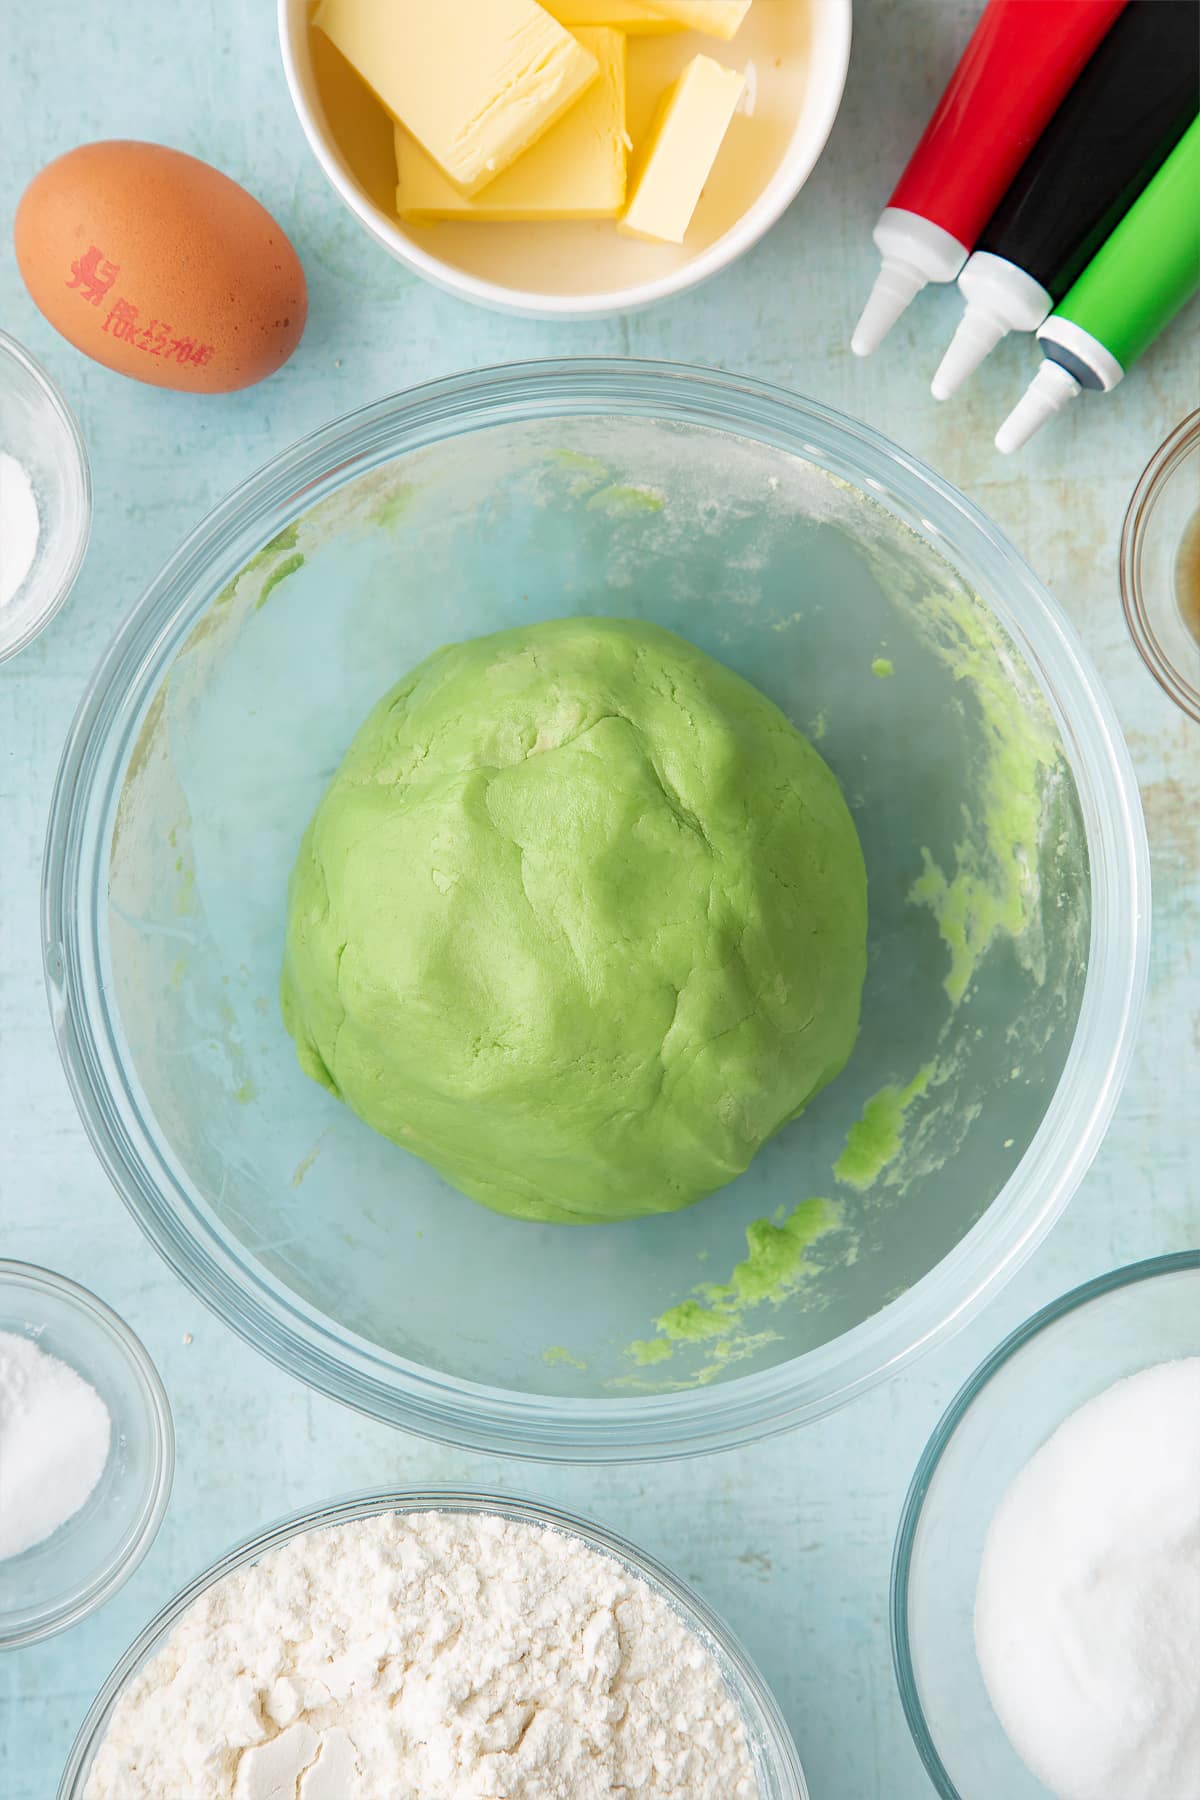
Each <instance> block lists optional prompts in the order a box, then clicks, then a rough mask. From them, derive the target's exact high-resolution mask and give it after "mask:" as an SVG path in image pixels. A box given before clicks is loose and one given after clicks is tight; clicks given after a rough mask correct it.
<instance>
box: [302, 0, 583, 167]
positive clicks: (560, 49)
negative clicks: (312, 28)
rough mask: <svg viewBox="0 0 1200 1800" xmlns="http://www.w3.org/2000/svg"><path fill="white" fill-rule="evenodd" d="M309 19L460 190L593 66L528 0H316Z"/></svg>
mask: <svg viewBox="0 0 1200 1800" xmlns="http://www.w3.org/2000/svg"><path fill="white" fill-rule="evenodd" d="M313 24H314V25H316V26H318V27H319V28H320V29H321V30H322V31H323V32H325V34H326V35H327V36H328V37H329V38H331V39H332V40H333V42H334V43H335V44H336V45H337V47H338V49H339V50H340V51H341V53H342V55H343V56H344V57H345V58H346V60H347V62H349V63H352V64H353V66H354V67H355V68H356V69H357V70H358V73H359V74H360V75H361V76H362V78H363V80H364V81H365V82H366V83H367V84H368V86H369V87H372V88H373V89H374V90H375V92H376V93H377V94H378V96H379V98H380V99H381V100H382V101H383V104H384V105H385V106H386V107H387V109H388V111H389V112H390V113H391V114H392V117H393V118H395V119H398V120H399V121H400V123H401V124H402V125H405V126H407V128H408V130H409V131H411V133H412V135H413V136H414V137H415V138H416V139H417V140H418V141H419V142H420V143H421V144H423V145H424V147H425V149H426V150H427V151H428V152H429V154H430V156H432V157H433V159H434V161H435V162H437V163H440V165H441V167H442V168H443V169H444V170H445V171H446V174H447V175H448V176H449V177H450V179H451V181H453V182H455V183H456V184H457V185H458V187H460V188H461V189H462V190H463V192H464V193H467V194H473V193H476V192H477V191H478V190H479V189H480V188H481V187H484V186H485V185H486V183H487V182H489V181H491V180H492V179H493V178H494V177H495V176H496V175H498V174H499V173H500V172H501V170H503V169H506V168H507V167H508V165H509V163H511V162H515V160H516V158H517V157H518V156H520V154H521V152H522V151H523V150H527V149H528V148H529V146H530V144H532V143H534V142H535V141H536V140H537V139H538V138H539V137H540V136H541V135H542V133H543V132H544V131H547V130H549V128H550V126H551V125H553V124H554V122H555V120H556V119H559V118H561V116H562V114H563V113H564V112H566V110H567V108H568V107H569V106H571V105H572V104H573V103H574V102H575V101H576V100H577V99H578V98H579V96H580V95H581V94H582V93H583V91H584V89H585V88H586V87H587V86H588V84H589V83H590V82H592V81H594V80H595V79H596V76H597V74H598V72H599V71H598V68H597V64H596V59H595V57H594V56H592V55H590V54H589V52H588V51H587V50H585V49H584V48H583V45H582V44H580V43H578V42H577V41H576V40H575V38H573V37H572V36H571V33H570V32H569V31H565V30H564V29H563V27H562V26H561V25H560V24H559V23H558V21H557V19H552V18H551V17H550V14H549V13H548V12H546V11H545V10H544V8H543V7H540V6H538V5H536V4H535V0H428V3H427V0H413V3H411V4H410V3H409V0H404V3H403V4H397V0H320V5H319V6H318V8H317V11H316V14H315V17H314V19H313Z"/></svg>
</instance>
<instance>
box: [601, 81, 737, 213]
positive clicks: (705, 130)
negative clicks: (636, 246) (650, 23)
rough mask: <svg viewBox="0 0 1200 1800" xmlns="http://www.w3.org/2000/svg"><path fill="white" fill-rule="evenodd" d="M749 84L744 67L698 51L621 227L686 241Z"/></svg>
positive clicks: (661, 120)
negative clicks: (728, 65)
mask: <svg viewBox="0 0 1200 1800" xmlns="http://www.w3.org/2000/svg"><path fill="white" fill-rule="evenodd" d="M745 85H746V77H745V76H744V75H743V74H742V73H741V71H740V70H739V69H726V68H724V67H723V66H722V64H720V63H719V62H714V61H713V59H712V57H711V56H693V58H692V60H691V62H690V63H688V65H687V67H686V68H685V69H684V71H683V73H682V74H681V75H680V77H679V79H678V81H677V82H676V83H675V85H674V87H673V88H671V89H670V91H669V92H668V94H667V96H666V99H665V100H664V102H663V105H662V107H661V109H660V111H659V115H658V118H657V120H656V121H655V125H654V129H653V131H652V132H651V134H650V138H649V141H648V143H647V144H646V145H645V147H644V148H643V150H642V151H641V153H640V158H639V166H638V168H637V170H636V172H635V174H634V179H633V193H632V195H631V196H630V200H629V205H628V206H627V207H626V209H625V216H624V218H623V219H621V221H620V222H619V224H618V226H617V230H618V231H623V232H626V233H627V234H628V235H629V236H630V237H644V238H659V239H661V240H663V241H665V242H666V243H668V244H682V242H683V239H684V234H685V232H686V231H687V228H688V226H689V225H690V224H691V220H692V214H693V213H694V212H695V210H696V203H697V201H698V200H699V198H700V194H701V191H702V190H703V187H704V184H705V182H706V181H707V180H708V177H709V173H710V171H711V169H712V166H713V163H714V162H715V161H716V158H717V151H718V150H719V149H720V148H721V143H722V140H723V139H724V136H725V133H726V132H727V131H728V129H729V122H730V120H731V119H732V118H733V115H734V112H735V110H736V108H737V103H738V101H739V100H740V99H741V97H742V90H743V89H744V87H745Z"/></svg>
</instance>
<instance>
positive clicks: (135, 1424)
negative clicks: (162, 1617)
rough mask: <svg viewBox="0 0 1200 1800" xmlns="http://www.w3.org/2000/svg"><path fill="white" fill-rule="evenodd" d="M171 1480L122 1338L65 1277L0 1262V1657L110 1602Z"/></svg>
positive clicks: (165, 1424)
mask: <svg viewBox="0 0 1200 1800" xmlns="http://www.w3.org/2000/svg"><path fill="white" fill-rule="evenodd" d="M174 1469H175V1434H174V1429H173V1427H172V1424H171V1409H170V1407H169V1405H168V1403H167V1396H166V1393H165V1392H164V1389H163V1385H162V1382H161V1381H160V1380H159V1377H158V1373H157V1371H156V1370H155V1368H154V1365H153V1363H152V1362H151V1361H150V1358H149V1357H148V1356H147V1354H146V1352H145V1350H144V1349H143V1347H142V1345H141V1343H139V1341H138V1339H137V1338H136V1337H135V1336H134V1335H133V1333H132V1332H131V1331H130V1329H129V1327H128V1326H127V1325H125V1324H124V1323H123V1322H122V1321H121V1320H120V1319H119V1318H118V1317H117V1316H116V1314H115V1313H114V1312H112V1311H110V1309H109V1308H108V1307H107V1306H105V1305H104V1303H103V1301H101V1300H97V1298H96V1297H95V1295H94V1294H89V1293H88V1292H87V1290H86V1289H85V1288H81V1287H77V1286H76V1284H75V1283H74V1282H73V1281H68V1280H67V1279H66V1278H65V1276H62V1275H56V1274H53V1273H51V1271H50V1270H48V1269H39V1268H35V1267H34V1266H33V1265H32V1264H30V1263H19V1262H9V1261H5V1260H4V1259H0V1649H14V1648H16V1647H17V1646H18V1645H21V1644H31V1643H34V1642H35V1641H36V1640H37V1639H39V1638H44V1637H49V1636H50V1635H51V1634H52V1633H53V1632H56V1631H63V1630H65V1629H66V1628H67V1626H69V1625H75V1624H77V1623H78V1622H79V1620H80V1619H82V1618H84V1617H85V1616H86V1615H87V1614H88V1613H90V1612H94V1611H95V1609H96V1608H97V1607H98V1606H101V1605H103V1603H104V1602H105V1601H106V1600H107V1599H108V1598H109V1597H110V1595H112V1594H113V1593H115V1592H116V1590H117V1588H119V1587H120V1586H121V1584H122V1583H123V1582H124V1581H125V1580H127V1579H128V1577H129V1576H130V1575H131V1574H132V1573H133V1571H134V1569H136V1568H137V1566H138V1564H139V1563H140V1562H141V1560H142V1558H143V1557H144V1556H145V1554H146V1552H147V1550H148V1549H149V1548H150V1545H151V1544H152V1543H153V1541H154V1538H155V1535H156V1533H157V1531H158V1528H159V1526H160V1525H161V1523H162V1520H163V1515H164V1513H165V1512H166V1510H167V1501H168V1499H169V1497H170V1492H171V1479H172V1476H173V1474H174Z"/></svg>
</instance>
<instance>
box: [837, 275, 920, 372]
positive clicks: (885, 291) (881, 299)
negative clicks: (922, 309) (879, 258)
mask: <svg viewBox="0 0 1200 1800" xmlns="http://www.w3.org/2000/svg"><path fill="white" fill-rule="evenodd" d="M927 280H928V277H927V276H925V275H923V274H922V273H921V271H920V269H914V268H913V266H912V264H911V263H904V262H900V261H899V259H898V258H896V257H891V256H888V257H885V258H884V262H883V267H882V268H881V269H880V271H879V273H878V275H877V276H876V277H875V286H874V287H873V288H872V289H871V295H870V298H869V299H868V301H867V304H866V305H865V306H864V307H863V310H862V317H861V319H860V320H859V321H858V324H857V325H856V326H855V327H854V336H853V337H852V338H851V339H850V348H851V350H853V352H854V354H855V356H870V354H871V352H872V350H878V348H879V346H880V344H882V342H883V340H884V338H885V337H886V336H887V334H888V332H889V331H890V330H891V329H892V326H893V325H894V324H895V323H896V320H897V319H898V318H899V317H900V314H901V313H902V312H903V311H904V310H905V308H906V307H907V306H908V305H910V303H911V302H912V301H913V300H915V299H916V297H917V295H918V294H919V293H920V291H921V289H922V288H923V287H924V286H925V285H926V282H927Z"/></svg>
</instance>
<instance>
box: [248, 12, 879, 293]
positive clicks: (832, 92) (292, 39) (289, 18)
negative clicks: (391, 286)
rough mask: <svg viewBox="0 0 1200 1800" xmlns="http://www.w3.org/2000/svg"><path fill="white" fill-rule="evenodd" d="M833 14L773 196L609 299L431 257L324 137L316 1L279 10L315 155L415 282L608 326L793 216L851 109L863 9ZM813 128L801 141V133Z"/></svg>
mask: <svg viewBox="0 0 1200 1800" xmlns="http://www.w3.org/2000/svg"><path fill="white" fill-rule="evenodd" d="M812 3H813V4H816V5H820V6H821V7H822V9H823V10H824V11H825V12H826V13H827V14H828V17H829V21H830V23H829V25H828V30H829V32H830V44H831V49H830V55H829V67H828V69H827V70H826V71H825V73H826V74H827V76H828V77H829V82H828V87H827V88H826V89H825V90H823V92H822V93H821V95H820V96H819V98H818V97H814V99H813V101H812V103H811V105H810V103H809V100H808V98H807V97H806V99H805V101H804V103H803V104H802V106H801V109H800V112H799V113H798V114H797V118H796V125H795V129H794V130H793V133H792V136H791V138H790V139H789V141H788V146H787V149H786V150H785V151H784V153H783V156H782V158H781V159H780V162H779V164H778V166H777V168H776V169H775V172H774V173H773V174H772V176H771V177H770V179H769V180H768V182H767V184H766V186H765V187H764V188H763V189H762V191H761V193H759V195H758V196H757V198H756V199H755V200H753V201H752V202H751V204H750V205H749V206H748V207H747V209H746V211H745V212H744V213H742V214H741V216H740V217H739V218H738V219H737V220H736V221H735V222H734V224H733V225H731V226H730V228H729V230H728V231H726V232H724V233H723V234H722V236H721V237H719V238H718V239H717V240H716V242H715V243H713V244H710V245H709V246H708V248H707V249H706V250H703V251H701V252H700V253H699V254H698V255H697V256H696V257H694V258H693V260H692V261H691V262H688V263H685V264H683V266H682V267H681V268H678V269H674V270H672V271H671V272H670V274H668V275H662V276H657V277H655V278H654V280H652V281H640V282H634V283H633V284H632V285H630V286H628V287H624V288H614V289H612V290H611V291H609V292H601V293H595V292H593V293H590V294H588V293H584V294H555V293H542V292H539V291H538V290H537V289H524V288H520V287H515V286H511V285H509V284H508V283H506V282H500V281H494V280H488V279H485V278H484V277H483V276H480V275H471V274H469V273H468V272H467V271H466V270H464V269H460V268H459V267H458V266H457V265H456V264H454V263H449V262H446V261H444V260H443V259H442V258H441V257H439V256H435V255H434V254H433V253H432V251H429V250H426V249H425V248H424V247H423V246H422V245H421V244H419V243H417V242H416V241H415V239H413V238H411V237H409V236H408V235H407V233H406V232H405V231H404V230H403V229H402V228H401V222H400V220H398V219H396V220H391V219H388V218H387V217H386V215H385V214H384V213H383V212H382V211H381V209H380V208H379V207H377V206H376V205H375V204H374V203H373V202H372V201H370V200H369V199H368V198H367V197H366V196H365V195H363V194H362V193H361V192H360V190H359V188H358V185H357V183H355V182H353V181H351V180H350V179H348V178H347V176H346V175H345V174H344V173H343V170H342V167H341V161H340V157H339V155H338V154H337V153H336V146H335V145H334V144H333V141H332V139H331V138H330V137H329V136H328V135H327V134H326V132H325V131H324V130H323V128H322V126H321V124H320V122H319V121H318V119H317V118H316V117H315V115H314V113H313V109H312V108H311V106H310V105H309V103H308V100H307V98H306V96H305V93H304V80H303V69H302V56H303V55H304V52H303V50H302V46H301V43H300V40H301V38H302V37H304V36H305V35H306V34H307V32H308V30H309V29H310V28H311V27H310V24H309V21H308V18H307V12H308V0H277V6H276V23H277V30H278V36H279V50H280V56H281V59H282V62H283V72H284V77H285V79H286V81H287V88H288V94H289V95H290V97H291V102H292V107H293V110H294V111H295V114H296V118H297V119H298V121H299V123H300V128H301V130H302V131H303V133H304V136H305V139H306V140H307V143H308V147H309V149H310V150H311V152H312V154H313V156H314V158H315V159H316V162H317V166H318V168H319V169H320V170H321V173H322V174H323V175H324V177H325V179H326V181H328V183H329V185H330V186H331V187H332V189H333V191H334V192H335V194H336V195H337V196H338V199H339V200H340V201H341V202H342V204H343V206H345V207H346V209H347V211H349V212H350V213H352V214H353V215H354V217H355V218H356V219H357V220H358V223H359V224H360V225H361V226H362V227H363V229H364V230H365V231H366V232H367V234H368V236H369V237H372V238H373V239H374V240H375V242H376V243H377V244H379V245H380V246H381V247H382V248H383V249H384V250H386V251H387V252H388V254H389V255H390V256H392V257H394V258H395V260H396V261H397V262H400V263H403V264H404V265H405V267H407V268H409V269H411V270H412V271H413V273H414V274H416V275H420V276H421V277H423V279H424V280H426V281H429V282H432V284H433V285H434V286H435V287H440V288H442V289H443V290H444V291H446V292H447V293H451V294H456V295H457V296H458V297H459V298H460V299H463V300H468V301H472V302H473V303H474V304H475V305H477V306H485V307H487V308H489V309H490V310H491V311H493V312H505V313H515V314H517V315H518V316H519V317H523V318H538V319H558V320H571V319H601V318H607V317H610V316H612V315H614V314H616V313H624V312H631V311H637V310H639V309H640V308H642V307H645V306H652V305H653V304H654V303H655V301H657V300H665V299H668V298H670V297H671V296H672V295H674V294H681V293H684V292H686V291H687V290H688V289H690V288H693V287H698V286H699V284H700V283H701V282H703V281H708V280H710V279H711V277H712V276H714V275H718V274H720V272H721V270H722V269H725V268H727V267H728V266H729V264H730V263H733V262H735V261H736V260H737V259H738V257H740V256H742V255H744V254H745V252H746V251H747V250H749V249H751V248H752V246H753V245H755V244H756V243H757V242H758V241H759V239H760V238H761V237H763V236H764V235H765V234H766V233H767V232H768V231H769V230H770V229H771V227H772V226H773V225H775V224H776V223H777V222H778V220H779V219H780V218H781V217H782V216H783V214H784V213H785V212H786V211H787V209H788V207H789V206H790V205H791V204H792V201H793V200H794V199H795V198H796V196H797V194H798V193H799V192H800V190H801V188H802V187H803V186H804V184H805V182H806V181H807V180H808V178H809V176H810V175H811V174H812V172H813V170H814V169H815V168H816V166H817V163H818V162H819V161H820V158H821V156H822V155H823V153H824V150H825V146H826V144H827V143H828V141H829V136H830V133H831V132H832V130H833V126H834V121H835V120H836V118H837V115H838V112H839V110H840V108H841V104H842V96H843V94H844V92H845V87H846V76H847V72H848V70H849V67H850V40H851V35H852V30H853V18H852V6H853V0H812ZM802 125H803V126H804V127H805V129H804V132H803V135H801V126H802Z"/></svg>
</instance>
